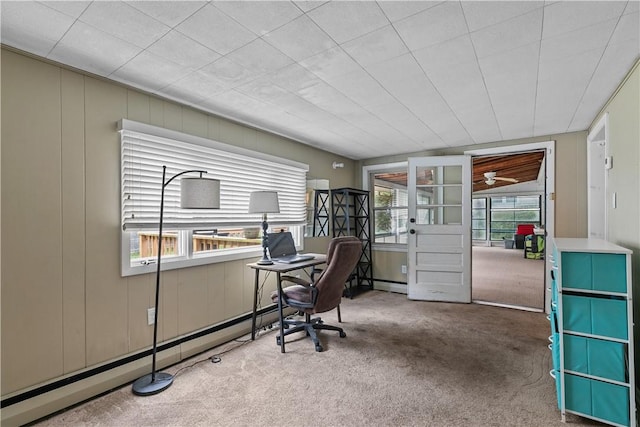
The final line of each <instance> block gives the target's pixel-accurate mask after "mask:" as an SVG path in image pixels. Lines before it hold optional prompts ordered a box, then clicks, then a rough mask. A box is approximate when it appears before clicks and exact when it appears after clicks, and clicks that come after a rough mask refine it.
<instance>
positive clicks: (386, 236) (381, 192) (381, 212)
mask: <svg viewBox="0 0 640 427" xmlns="http://www.w3.org/2000/svg"><path fill="white" fill-rule="evenodd" d="M373 187H374V189H373V220H374V221H373V223H374V228H375V232H374V236H375V238H374V243H400V244H406V243H407V219H408V216H409V195H408V191H407V173H406V171H404V172H399V173H389V172H380V173H374V174H373Z"/></svg>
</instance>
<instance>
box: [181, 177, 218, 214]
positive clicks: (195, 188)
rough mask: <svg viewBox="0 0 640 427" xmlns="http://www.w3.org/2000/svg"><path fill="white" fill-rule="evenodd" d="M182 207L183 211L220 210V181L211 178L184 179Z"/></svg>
mask: <svg viewBox="0 0 640 427" xmlns="http://www.w3.org/2000/svg"><path fill="white" fill-rule="evenodd" d="M180 207H181V208H182V209H219V208H220V181H218V180H217V179H209V178H182V179H181V180H180Z"/></svg>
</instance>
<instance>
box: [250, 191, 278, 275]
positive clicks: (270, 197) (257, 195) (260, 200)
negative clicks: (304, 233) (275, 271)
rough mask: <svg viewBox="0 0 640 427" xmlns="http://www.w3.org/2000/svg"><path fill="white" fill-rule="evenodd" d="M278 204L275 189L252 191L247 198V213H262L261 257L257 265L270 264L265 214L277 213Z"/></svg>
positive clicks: (267, 225)
mask: <svg viewBox="0 0 640 427" xmlns="http://www.w3.org/2000/svg"><path fill="white" fill-rule="evenodd" d="M279 212H280V204H279V203H278V192H277V191H254V192H252V193H251V197H250V199H249V213H259V214H262V259H261V260H260V261H258V262H257V264H258V265H270V264H273V261H271V260H270V259H269V257H268V256H267V247H268V243H269V241H268V237H267V228H269V224H267V214H268V213H279Z"/></svg>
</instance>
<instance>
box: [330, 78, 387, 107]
mask: <svg viewBox="0 0 640 427" xmlns="http://www.w3.org/2000/svg"><path fill="white" fill-rule="evenodd" d="M326 82H327V83H329V84H330V85H331V86H333V87H334V88H335V89H337V90H339V91H340V92H342V93H343V94H344V95H346V96H347V97H349V98H350V99H351V100H353V101H354V102H356V103H358V104H359V105H361V106H363V107H366V106H367V105H375V104H383V103H386V102H390V101H392V100H393V97H392V96H391V95H389V93H388V92H387V91H386V90H385V89H384V88H383V87H382V86H380V84H379V83H378V82H377V81H376V80H375V79H374V78H372V77H371V76H370V75H369V74H368V73H367V72H365V71H363V70H358V71H355V72H352V73H349V74H344V75H341V76H337V77H334V78H331V79H327V80H326Z"/></svg>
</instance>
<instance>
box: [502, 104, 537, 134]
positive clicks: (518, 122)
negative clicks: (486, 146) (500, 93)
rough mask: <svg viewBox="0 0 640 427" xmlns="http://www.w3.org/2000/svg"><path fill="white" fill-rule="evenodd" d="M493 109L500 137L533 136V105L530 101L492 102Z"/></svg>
mask: <svg viewBox="0 0 640 427" xmlns="http://www.w3.org/2000/svg"><path fill="white" fill-rule="evenodd" d="M493 111H494V112H495V115H496V120H497V121H498V126H499V127H500V133H501V134H502V138H504V139H505V140H506V139H516V138H525V137H530V136H533V119H534V112H535V105H534V101H533V99H532V100H531V101H530V102H514V101H512V100H508V101H507V103H505V104H496V103H494V104H493Z"/></svg>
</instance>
